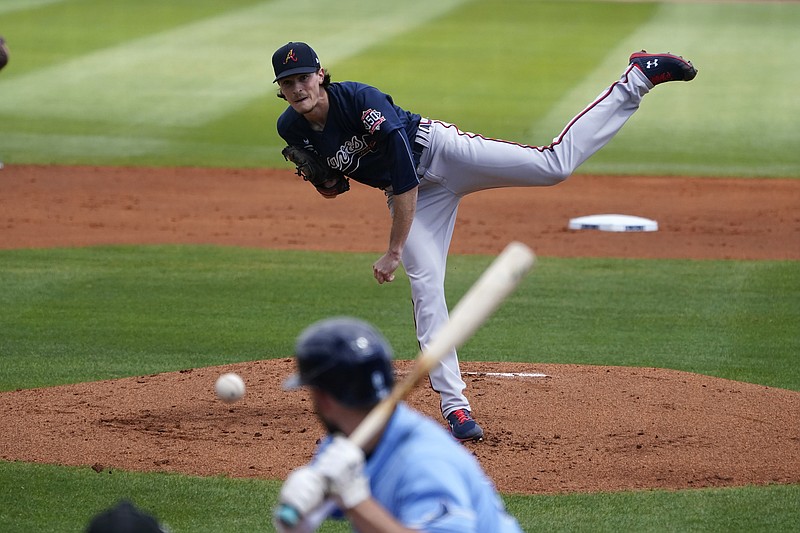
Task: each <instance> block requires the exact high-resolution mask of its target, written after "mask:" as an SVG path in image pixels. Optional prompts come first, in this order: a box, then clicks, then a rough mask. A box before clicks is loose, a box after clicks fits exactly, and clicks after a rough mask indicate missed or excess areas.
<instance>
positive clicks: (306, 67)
mask: <svg viewBox="0 0 800 533" xmlns="http://www.w3.org/2000/svg"><path fill="white" fill-rule="evenodd" d="M272 68H273V69H274V70H275V79H274V80H272V81H273V83H274V82H276V81H278V80H279V79H281V78H285V77H286V76H294V75H295V74H310V73H311V72H317V71H318V70H319V69H320V64H319V57H317V53H316V52H315V51H314V50H313V49H312V48H311V47H310V46H308V45H307V44H306V43H295V42H292V43H286V44H285V45H283V46H281V47H280V48H278V49H277V50H276V51H275V53H274V54H272Z"/></svg>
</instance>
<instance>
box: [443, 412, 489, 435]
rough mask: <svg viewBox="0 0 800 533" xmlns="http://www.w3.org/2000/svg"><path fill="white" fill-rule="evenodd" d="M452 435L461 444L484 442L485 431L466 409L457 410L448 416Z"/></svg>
mask: <svg viewBox="0 0 800 533" xmlns="http://www.w3.org/2000/svg"><path fill="white" fill-rule="evenodd" d="M447 423H448V424H449V425H450V433H451V434H452V435H453V437H455V438H456V439H458V440H460V441H461V442H466V441H470V440H483V429H481V427H480V426H479V425H478V423H477V422H475V419H474V418H472V415H471V414H470V412H469V411H468V410H466V409H456V410H455V411H453V412H452V413H450V414H449V415H447Z"/></svg>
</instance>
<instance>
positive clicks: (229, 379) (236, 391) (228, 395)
mask: <svg viewBox="0 0 800 533" xmlns="http://www.w3.org/2000/svg"><path fill="white" fill-rule="evenodd" d="M214 390H215V391H216V393H217V398H219V399H220V400H222V401H223V402H225V403H233V402H235V401H238V400H241V399H242V398H243V397H244V390H245V388H244V380H243V379H242V378H241V377H240V376H239V374H234V373H233V372H229V373H227V374H222V375H221V376H220V377H218V378H217V382H216V383H215V384H214Z"/></svg>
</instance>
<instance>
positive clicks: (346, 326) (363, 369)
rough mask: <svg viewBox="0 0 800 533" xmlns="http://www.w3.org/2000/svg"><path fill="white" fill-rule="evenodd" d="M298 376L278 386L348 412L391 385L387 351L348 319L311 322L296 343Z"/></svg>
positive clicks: (373, 333)
mask: <svg viewBox="0 0 800 533" xmlns="http://www.w3.org/2000/svg"><path fill="white" fill-rule="evenodd" d="M295 357H296V359H297V369H298V372H297V373H296V374H295V375H293V376H291V377H290V378H289V379H287V380H286V382H285V383H284V388H285V389H287V390H289V389H294V388H297V387H301V386H303V385H309V386H312V387H317V388H319V389H322V390H324V391H325V392H327V393H328V394H330V395H332V396H333V397H334V398H336V399H337V400H338V401H340V402H341V403H343V404H345V405H347V406H350V407H369V406H372V405H374V404H376V403H378V402H379V401H381V400H382V399H383V398H384V397H386V396H387V395H388V394H389V393H390V392H391V390H392V386H393V385H394V369H393V367H392V349H391V347H390V346H389V342H388V341H387V340H386V339H385V338H384V337H383V335H381V334H380V333H379V332H378V330H377V329H375V328H374V327H373V326H371V325H370V324H368V323H367V322H364V321H362V320H358V319H356V318H350V317H335V318H328V319H325V320H321V321H319V322H315V323H314V324H312V325H310V326H309V327H307V328H306V329H305V330H304V331H303V332H302V333H301V334H300V336H299V337H298V338H297V343H296V345H295Z"/></svg>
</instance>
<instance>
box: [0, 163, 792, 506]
mask: <svg viewBox="0 0 800 533" xmlns="http://www.w3.org/2000/svg"><path fill="white" fill-rule="evenodd" d="M376 196H377V197H376ZM798 205H800V180H766V179H764V180H736V179H686V178H677V177H676V178H636V177H609V176H575V177H573V178H570V180H568V181H567V182H566V183H564V184H562V185H559V186H557V187H552V188H539V189H525V190H522V189H514V190H493V191H486V192H482V193H478V194H476V195H474V196H472V197H468V198H466V199H465V200H464V202H463V204H462V207H461V209H460V214H459V224H458V225H457V228H456V233H455V236H454V241H453V246H452V252H453V253H496V252H499V251H500V249H502V247H503V246H504V245H505V244H506V243H507V242H508V241H509V240H511V239H517V240H521V241H523V242H527V243H529V244H530V245H531V246H533V247H534V249H535V250H536V252H537V253H538V254H539V255H541V256H560V257H580V256H594V257H639V258H692V259H755V260H763V259H789V260H799V259H800V211H798V209H797V206H798ZM598 213H624V214H633V215H639V216H644V217H647V218H653V219H655V220H657V221H658V222H659V231H658V232H654V233H621V234H614V233H603V232H594V231H582V232H576V231H569V230H567V229H566V226H567V222H568V220H569V218H572V217H576V216H582V215H588V214H598ZM388 227H389V218H388V214H387V211H386V208H385V206H384V205H383V201H382V199H381V198H380V193H379V192H376V191H374V190H370V189H367V188H366V187H362V186H359V185H358V184H355V185H354V187H353V190H352V191H351V192H349V193H347V196H344V197H342V198H340V199H338V200H335V201H326V200H324V199H322V198H321V197H319V196H317V195H316V194H315V193H314V192H313V191H311V190H309V186H308V185H307V184H305V183H303V182H302V181H301V180H299V178H296V177H293V176H292V175H291V173H290V172H288V171H286V172H283V171H281V172H274V171H273V172H268V171H261V170H222V169H130V168H93V167H46V166H14V165H12V166H9V167H6V168H5V169H4V170H2V171H0V228H2V231H0V248H4V249H12V248H31V247H52V246H88V245H97V244H123V243H137V244H139V243H187V242H188V243H216V244H224V245H235V246H252V247H263V248H280V249H318V250H346V251H368V252H376V253H378V252H380V251H381V250H382V249H383V247H384V246H385V242H386V234H387V230H388ZM365 269H370V265H365ZM397 367H398V372H400V373H403V372H406V371H407V369H408V363H406V362H398V364H397ZM229 370H230V371H235V372H238V373H239V374H241V375H242V376H243V377H244V378H245V381H246V382H247V385H248V394H247V396H246V397H245V399H244V400H243V401H241V402H239V403H236V404H233V405H225V404H222V403H220V402H218V401H216V400H215V399H214V397H213V392H212V388H213V382H214V379H216V377H217V376H218V375H219V373H220V372H223V371H229ZM291 370H292V364H291V360H290V359H288V358H287V359H282V360H276V361H256V362H251V363H241V364H237V365H226V366H222V367H215V368H199V369H187V370H185V371H182V372H177V373H164V374H157V375H151V376H140V377H133V378H127V379H121V380H114V381H103V382H97V383H85V384H77V385H69V386H62V387H52V388H47V389H31V390H19V391H11V392H6V393H0V458H2V459H4V460H24V461H35V462H46V463H57V464H71V465H86V466H87V467H92V468H94V469H95V470H97V471H98V472H101V471H106V470H109V469H117V468H119V469H129V470H143V471H175V472H186V473H191V474H198V475H217V474H222V475H230V476H237V477H267V478H278V477H283V476H285V475H286V473H287V472H288V471H289V470H290V469H291V468H293V467H294V466H297V465H299V464H302V463H304V462H305V461H306V460H307V459H308V457H309V454H310V453H311V449H312V446H313V444H314V441H315V440H316V439H317V438H318V437H319V436H320V435H321V431H322V430H321V428H320V427H319V426H318V425H317V424H316V423H315V422H314V419H313V416H312V414H311V411H310V406H309V402H308V401H307V398H306V396H305V394H304V393H303V392H294V393H283V392H279V383H280V381H281V380H282V379H283V378H284V377H285V376H287V375H288V374H289V373H290V372H291ZM462 370H463V371H464V372H466V373H467V374H466V381H467V384H468V394H469V396H470V398H471V400H472V402H473V407H474V409H475V411H476V415H477V416H478V417H479V420H480V422H481V424H482V425H484V427H485V429H486V432H487V439H486V441H485V442H483V443H481V444H471V445H469V447H470V449H471V450H472V451H473V452H474V453H475V455H476V456H477V457H478V458H479V460H480V461H481V463H482V464H483V465H484V467H485V468H486V469H487V471H488V472H489V474H490V475H491V476H492V478H493V479H494V480H495V482H496V483H497V485H498V487H499V488H500V489H501V490H503V491H507V492H519V493H555V492H576V491H598V490H603V491H605V490H623V489H646V488H675V489H679V488H688V487H708V486H733V485H745V484H766V483H798V482H800V425H798V423H797V421H798V420H800V393H797V392H793V391H786V390H782V389H775V388H769V387H764V386H759V385H753V384H747V383H739V382H733V381H728V380H723V379H718V378H710V377H706V376H698V375H694V374H688V373H684V372H676V371H670V370H662V369H650V368H648V369H641V368H621V367H593V366H576V365H523V364H512V363H464V364H463V365H462ZM518 373H523V374H524V373H543V374H546V377H525V376H519V375H516V374H518ZM506 374H510V375H506ZM410 403H411V404H412V405H413V406H415V407H417V408H419V409H420V410H422V411H424V412H426V413H428V414H430V415H431V416H434V417H438V414H437V412H436V411H437V405H438V400H437V398H436V397H435V395H434V394H433V393H432V391H431V390H430V389H429V387H426V386H422V387H418V388H417V389H416V390H415V392H414V393H413V395H412V397H411V398H410ZM23 414H24V416H21V415H23Z"/></svg>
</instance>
